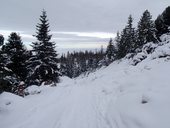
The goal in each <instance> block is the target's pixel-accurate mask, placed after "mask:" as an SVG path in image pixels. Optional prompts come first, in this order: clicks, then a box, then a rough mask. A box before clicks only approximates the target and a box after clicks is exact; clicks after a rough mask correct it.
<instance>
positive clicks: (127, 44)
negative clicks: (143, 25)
mask: <svg viewBox="0 0 170 128" xmlns="http://www.w3.org/2000/svg"><path fill="white" fill-rule="evenodd" d="M132 23H133V18H132V16H131V15H130V16H129V17H128V23H127V25H126V27H125V28H124V29H123V31H122V33H121V36H120V39H119V41H118V42H117V54H116V58H117V59H121V58H123V57H125V56H126V55H127V54H128V53H134V52H135V44H136V37H135V35H136V33H135V28H134V27H133V24H132Z"/></svg>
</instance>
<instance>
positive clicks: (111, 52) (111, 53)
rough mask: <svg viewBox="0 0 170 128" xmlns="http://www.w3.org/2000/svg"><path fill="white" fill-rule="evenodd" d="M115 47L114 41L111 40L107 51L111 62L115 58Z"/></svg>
mask: <svg viewBox="0 0 170 128" xmlns="http://www.w3.org/2000/svg"><path fill="white" fill-rule="evenodd" d="M115 51H116V49H115V46H114V45H113V40H112V39H110V41H109V44H108V46H107V49H106V57H107V58H108V59H109V60H110V61H113V60H114V58H115Z"/></svg>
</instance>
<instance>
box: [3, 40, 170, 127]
mask: <svg viewBox="0 0 170 128" xmlns="http://www.w3.org/2000/svg"><path fill="white" fill-rule="evenodd" d="M163 39H164V40H163ZM162 40H163V41H164V42H162V44H161V45H160V46H157V47H156V48H155V50H154V52H153V53H152V54H148V55H146V56H147V57H146V59H144V60H143V61H141V62H140V63H138V64H137V65H136V66H132V65H131V63H132V61H133V60H128V59H123V60H122V61H119V62H114V63H112V64H111V65H110V66H108V67H106V68H102V69H100V70H98V71H96V72H94V73H91V74H89V76H88V77H84V78H81V77H79V78H77V79H74V80H71V79H69V78H66V77H63V78H62V82H61V83H60V84H59V85H58V86H57V87H48V86H41V87H38V88H36V90H37V89H38V90H39V91H41V93H39V94H35V95H29V96H26V97H25V98H21V97H19V96H16V95H13V94H10V93H6V92H5V93H3V94H1V95H0V128H170V123H169V122H170V110H169V108H170V98H169V97H170V93H169V92H170V79H169V76H170V58H169V55H170V54H169V51H170V42H169V40H170V39H168V38H167V37H164V38H162ZM165 53H166V54H165ZM162 55H164V56H162ZM165 55H166V56H165ZM159 57H162V58H159Z"/></svg>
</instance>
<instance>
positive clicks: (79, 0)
mask: <svg viewBox="0 0 170 128" xmlns="http://www.w3.org/2000/svg"><path fill="white" fill-rule="evenodd" d="M0 2H1V3H0V4H1V7H0V16H1V18H0V33H1V34H3V35H4V36H5V37H7V36H8V35H9V33H10V32H11V31H16V32H18V33H20V35H21V36H22V39H23V41H24V42H27V43H28V42H31V41H33V40H34V38H33V37H32V35H33V34H35V25H36V24H37V23H38V22H39V20H38V18H39V16H40V14H41V11H42V9H43V8H44V9H45V10H46V11H47V15H48V19H49V22H50V29H51V33H52V34H53V40H54V41H55V42H56V43H57V46H58V48H66V49H68V48H70V49H72V48H99V47H100V46H101V45H104V46H105V45H106V44H107V41H108V39H109V38H110V37H114V36H115V33H116V32H117V31H118V30H119V31H121V29H122V28H123V27H124V26H125V25H126V22H127V17H128V15H129V14H132V16H133V18H134V23H137V22H138V20H139V18H140V16H141V14H142V13H143V11H144V10H146V9H148V10H149V11H150V12H151V14H152V16H153V19H155V18H156V17H157V15H158V14H160V13H161V12H162V11H163V10H164V9H165V8H166V7H167V6H169V5H170V1H169V0H0Z"/></svg>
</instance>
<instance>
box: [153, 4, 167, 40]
mask: <svg viewBox="0 0 170 128" xmlns="http://www.w3.org/2000/svg"><path fill="white" fill-rule="evenodd" d="M155 26H156V30H157V32H156V34H157V37H158V38H159V37H160V36H161V35H162V34H165V33H168V32H170V6H168V7H167V8H166V9H165V10H164V11H163V13H162V14H161V15H159V16H158V17H157V19H156V20H155Z"/></svg>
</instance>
